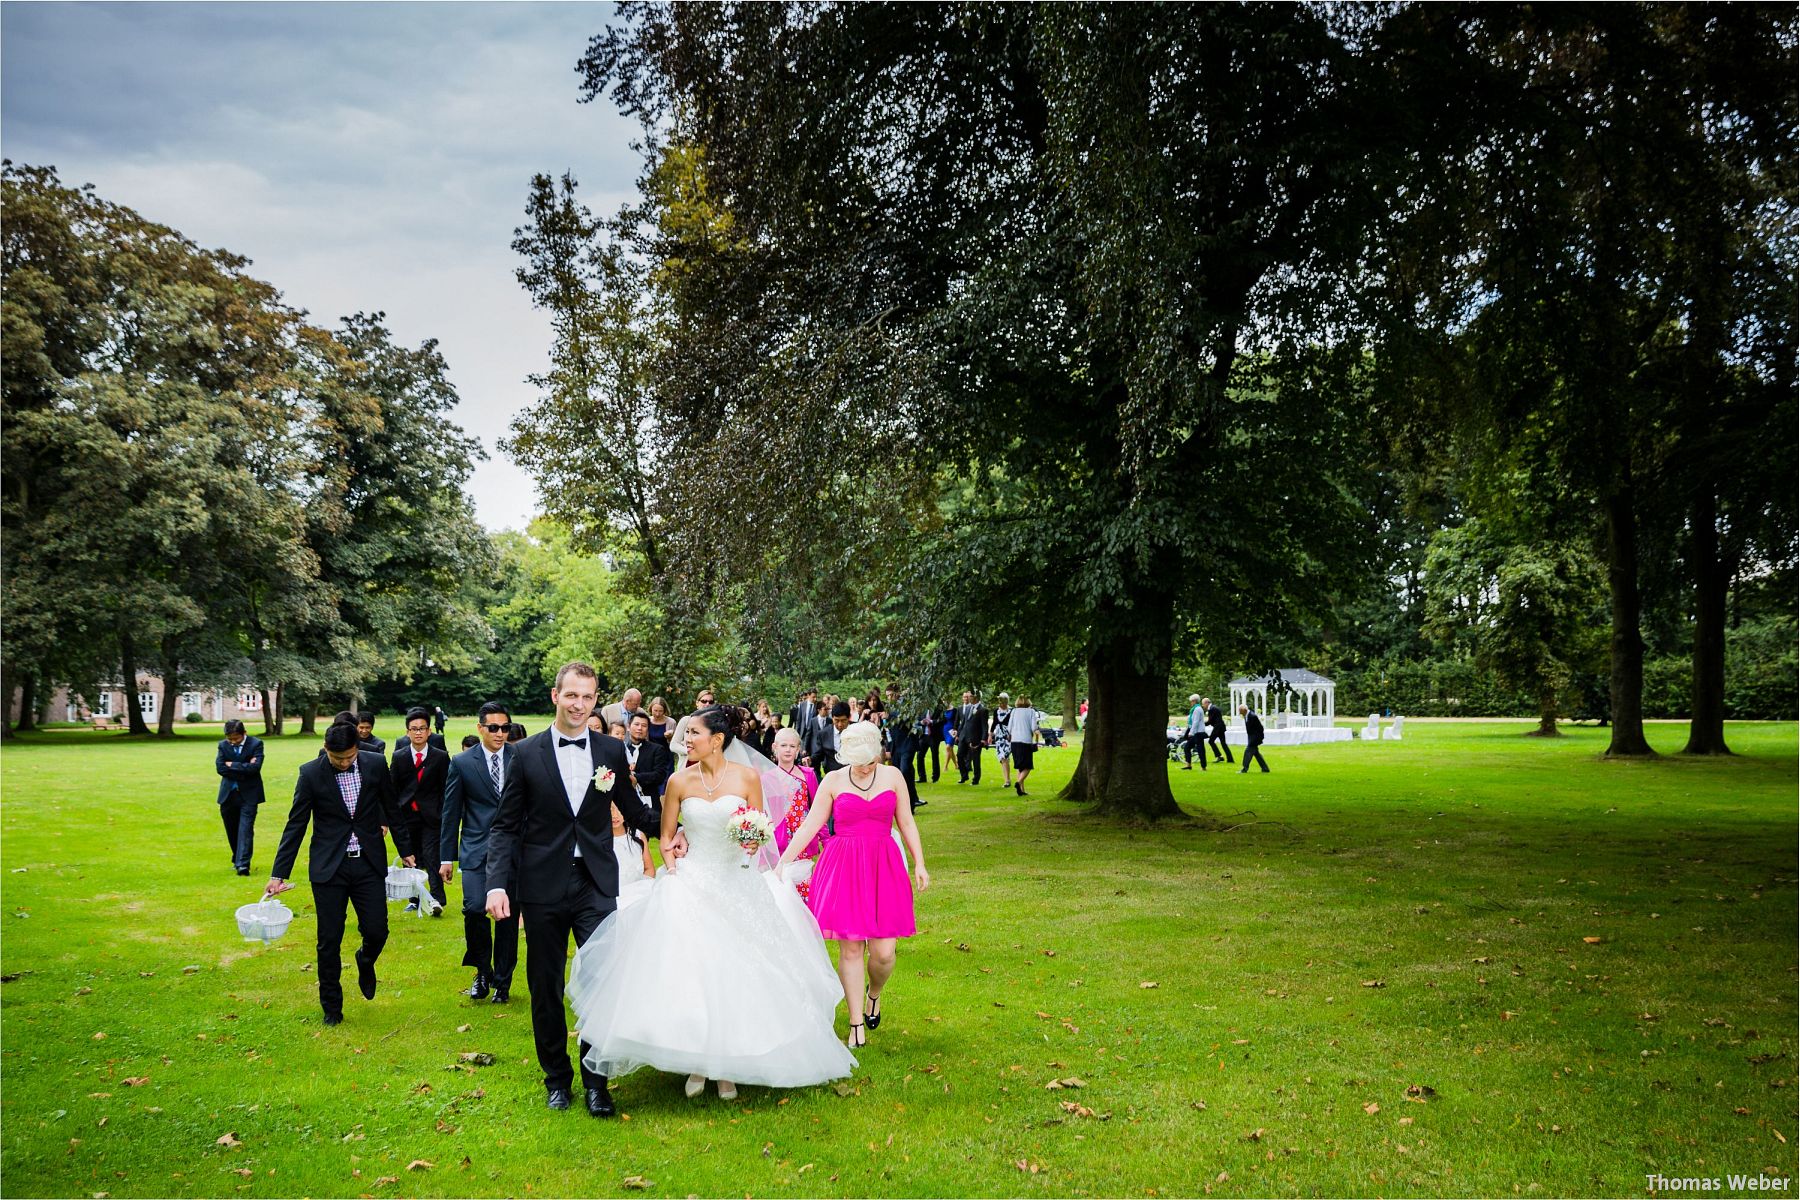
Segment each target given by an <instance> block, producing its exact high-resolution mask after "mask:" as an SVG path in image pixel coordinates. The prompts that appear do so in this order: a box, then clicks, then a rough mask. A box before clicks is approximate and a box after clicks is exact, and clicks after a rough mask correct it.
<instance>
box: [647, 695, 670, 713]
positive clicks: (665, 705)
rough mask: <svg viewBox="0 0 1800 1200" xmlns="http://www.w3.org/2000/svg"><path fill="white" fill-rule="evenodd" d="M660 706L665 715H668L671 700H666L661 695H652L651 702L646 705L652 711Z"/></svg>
mask: <svg viewBox="0 0 1800 1200" xmlns="http://www.w3.org/2000/svg"><path fill="white" fill-rule="evenodd" d="M659 706H660V707H661V708H662V710H663V716H665V717H666V716H668V715H669V702H668V701H667V700H664V699H663V698H662V697H661V696H652V697H650V703H649V704H647V705H645V707H646V708H647V709H649V710H650V711H651V712H655V711H656V710H657V708H658V707H659Z"/></svg>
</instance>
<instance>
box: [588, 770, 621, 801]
mask: <svg viewBox="0 0 1800 1200" xmlns="http://www.w3.org/2000/svg"><path fill="white" fill-rule="evenodd" d="M617 778H618V776H616V775H614V774H613V769H612V768H611V767H601V768H600V769H599V770H597V771H595V772H594V790H595V791H596V792H599V793H600V794H601V795H605V794H606V793H607V792H610V791H612V789H613V781H614V780H615V779H617Z"/></svg>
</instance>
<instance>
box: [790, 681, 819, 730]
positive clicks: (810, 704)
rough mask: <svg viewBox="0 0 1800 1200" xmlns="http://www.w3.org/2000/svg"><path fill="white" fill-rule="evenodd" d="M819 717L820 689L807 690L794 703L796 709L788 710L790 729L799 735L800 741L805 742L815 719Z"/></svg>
mask: <svg viewBox="0 0 1800 1200" xmlns="http://www.w3.org/2000/svg"><path fill="white" fill-rule="evenodd" d="M818 715H819V689H818V688H807V689H806V690H805V691H804V692H801V693H800V698H799V699H797V700H795V701H794V707H792V708H790V709H788V720H787V723H788V728H789V729H792V730H793V731H794V732H795V733H798V734H799V735H800V740H801V741H802V742H804V741H805V740H806V734H807V731H808V730H809V729H811V728H812V723H813V719H814V718H815V717H817V716H818Z"/></svg>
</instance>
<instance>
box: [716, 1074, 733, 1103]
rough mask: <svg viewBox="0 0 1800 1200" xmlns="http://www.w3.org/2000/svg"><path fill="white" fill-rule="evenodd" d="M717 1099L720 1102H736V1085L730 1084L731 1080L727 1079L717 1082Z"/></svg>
mask: <svg viewBox="0 0 1800 1200" xmlns="http://www.w3.org/2000/svg"><path fill="white" fill-rule="evenodd" d="M719 1099H721V1100H736V1099H737V1084H735V1083H733V1082H731V1080H729V1079H721V1080H719Z"/></svg>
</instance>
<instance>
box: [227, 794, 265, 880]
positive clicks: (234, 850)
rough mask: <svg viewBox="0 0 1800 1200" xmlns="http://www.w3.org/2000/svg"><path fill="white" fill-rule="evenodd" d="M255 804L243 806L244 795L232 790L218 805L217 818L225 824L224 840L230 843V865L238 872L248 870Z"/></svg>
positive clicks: (257, 806) (251, 847)
mask: <svg viewBox="0 0 1800 1200" xmlns="http://www.w3.org/2000/svg"><path fill="white" fill-rule="evenodd" d="M259 807H261V806H260V805H256V804H245V803H244V794H243V793H242V792H240V791H236V790H234V791H233V792H232V793H231V795H230V796H228V797H226V799H225V802H224V803H222V804H220V805H219V817H220V819H221V820H223V821H224V822H225V840H226V841H227V842H230V843H231V865H232V866H234V867H236V868H237V869H238V870H240V871H248V870H249V869H250V851H251V850H252V849H254V848H255V846H256V810H257V809H258V808H259Z"/></svg>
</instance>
